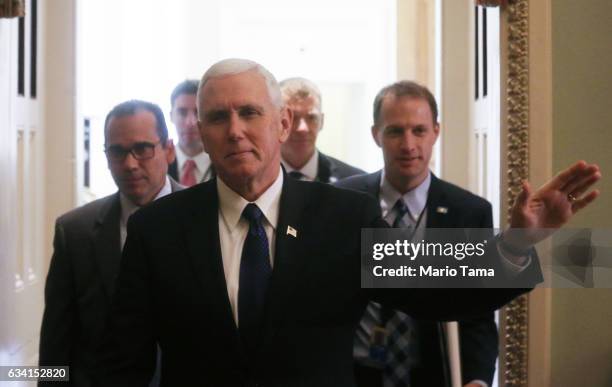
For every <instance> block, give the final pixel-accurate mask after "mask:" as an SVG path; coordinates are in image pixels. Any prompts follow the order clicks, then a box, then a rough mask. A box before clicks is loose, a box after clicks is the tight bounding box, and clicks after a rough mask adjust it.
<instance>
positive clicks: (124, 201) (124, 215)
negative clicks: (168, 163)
mask: <svg viewBox="0 0 612 387" xmlns="http://www.w3.org/2000/svg"><path fill="white" fill-rule="evenodd" d="M170 193H172V185H171V184H170V179H169V178H168V176H166V182H165V183H164V186H163V187H162V189H161V190H160V191H159V192H158V193H157V196H155V199H153V200H157V199H159V198H161V197H163V196H166V195H168V194H170ZM119 202H120V204H121V219H120V220H119V230H120V233H121V250H122V251H123V245H125V240H126V238H127V222H128V219H129V218H130V216H132V214H133V213H134V212H136V210H138V209H139V208H140V207H139V206H137V205H136V204H134V203H132V201H131V200H130V199H128V198H127V197H126V196H125V195H124V194H122V193H119Z"/></svg>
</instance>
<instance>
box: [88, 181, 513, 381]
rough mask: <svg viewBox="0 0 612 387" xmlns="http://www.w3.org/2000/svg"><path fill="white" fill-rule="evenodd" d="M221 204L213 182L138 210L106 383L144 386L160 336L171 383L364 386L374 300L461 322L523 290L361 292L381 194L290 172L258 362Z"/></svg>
mask: <svg viewBox="0 0 612 387" xmlns="http://www.w3.org/2000/svg"><path fill="white" fill-rule="evenodd" d="M218 211H219V208H218V198H217V189H216V179H215V180H211V181H208V182H205V183H202V184H198V185H196V186H194V187H192V188H189V189H187V190H184V191H181V192H178V193H176V194H174V195H171V196H169V197H166V198H162V199H160V200H158V201H156V202H154V203H152V205H150V206H148V207H147V208H144V209H142V210H141V211H139V212H138V213H136V214H134V215H133V216H132V217H131V218H130V222H129V225H128V241H127V243H126V246H125V248H124V256H123V259H122V261H121V272H120V275H119V281H118V285H117V293H116V297H115V303H114V306H113V311H112V313H111V320H110V323H111V324H110V330H109V332H110V336H109V337H108V338H107V340H105V341H104V345H103V348H101V352H100V365H101V368H100V379H99V382H100V385H102V386H144V385H145V384H146V381H147V380H148V378H149V377H150V374H151V372H152V370H153V363H154V361H153V357H154V352H155V343H156V341H157V342H158V343H159V345H160V347H161V349H162V353H163V360H162V373H161V374H162V385H163V386H180V385H189V386H215V387H219V386H255V385H259V386H278V387H281V386H282V387H291V386H309V387H311V386H334V387H342V386H354V380H353V359H352V349H353V337H354V334H355V327H356V324H357V323H358V321H359V318H360V317H361V315H362V313H363V310H364V308H365V305H366V304H367V302H368V301H369V300H371V299H373V300H377V301H381V302H384V303H386V304H389V305H392V306H393V307H395V308H397V309H402V310H405V311H407V312H408V313H410V314H412V315H415V316H418V317H421V318H425V317H427V318H441V319H458V318H462V317H465V316H469V315H471V314H474V313H476V314H478V313H483V312H486V311H492V310H494V309H496V308H498V307H500V306H501V305H503V304H505V303H506V302H508V301H509V300H510V299H512V298H514V297H515V296H516V295H517V294H519V293H521V292H523V291H521V290H516V289H504V290H500V291H491V290H487V291H486V292H479V293H475V294H474V297H471V298H463V299H456V298H455V297H454V296H453V293H449V292H444V291H442V292H439V293H435V294H432V295H431V296H430V300H431V302H422V300H420V299H418V298H416V297H413V296H412V294H413V291H412V290H410V289H407V290H405V291H396V290H395V289H383V290H365V289H361V287H360V263H359V262H360V229H361V227H384V225H385V223H384V222H383V221H382V219H381V218H380V215H379V213H380V210H379V208H378V205H377V204H376V202H375V201H374V200H373V199H372V198H371V197H369V196H368V195H366V194H362V193H359V192H354V191H348V190H340V189H338V188H334V187H331V186H329V185H326V184H321V183H312V182H302V181H297V180H293V179H289V178H287V177H286V176H285V180H284V183H283V188H282V194H281V199H280V208H279V219H278V225H277V229H276V246H275V256H274V263H273V273H272V276H271V280H270V281H271V282H270V288H269V290H268V296H267V301H266V302H267V305H266V311H265V319H264V328H263V333H262V338H261V344H260V346H259V349H258V352H257V356H255V357H253V358H248V357H247V355H246V354H245V351H244V349H243V347H242V344H241V341H240V336H239V332H238V329H237V327H236V324H235V322H234V319H233V317H232V312H231V307H230V302H229V299H228V294H227V287H226V283H225V277H224V272H223V263H222V258H221V248H220V244H219V229H218ZM288 226H291V227H293V228H294V229H295V230H297V235H296V236H295V237H294V236H292V235H290V234H288V233H287V228H288ZM476 294H477V295H478V299H477V301H475V295H476ZM432 305H434V306H435V307H432Z"/></svg>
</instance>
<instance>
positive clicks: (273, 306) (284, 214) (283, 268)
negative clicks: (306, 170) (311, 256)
mask: <svg viewBox="0 0 612 387" xmlns="http://www.w3.org/2000/svg"><path fill="white" fill-rule="evenodd" d="M299 184H304V183H303V182H298V181H295V180H293V179H291V178H288V177H287V176H286V175H285V177H284V183H283V190H282V193H281V199H280V208H279V218H278V224H277V228H276V249H275V256H274V269H273V271H272V277H271V280H270V285H269V288H268V295H267V301H266V315H265V321H264V332H263V344H264V345H265V344H266V343H269V342H270V341H271V339H272V337H273V335H274V333H275V329H276V328H278V326H279V321H280V319H281V318H282V317H283V311H284V310H286V305H287V303H288V302H289V301H290V300H291V297H292V294H293V292H294V291H295V288H296V284H297V283H298V282H299V281H298V279H299V273H300V272H301V271H302V270H301V268H302V265H303V264H304V262H305V259H304V256H303V254H302V253H303V251H304V249H302V248H300V245H301V244H300V241H301V240H302V239H303V233H302V232H303V231H304V229H303V226H304V224H303V217H302V214H303V212H304V210H305V204H306V198H305V197H304V192H303V190H301V189H300V187H299V186H298V185H299Z"/></svg>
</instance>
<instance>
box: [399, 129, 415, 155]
mask: <svg viewBox="0 0 612 387" xmlns="http://www.w3.org/2000/svg"><path fill="white" fill-rule="evenodd" d="M401 146H402V149H403V150H406V151H413V150H414V149H415V148H416V138H415V136H414V135H413V134H412V133H411V132H410V131H406V132H405V133H404V135H403V136H402V144H401Z"/></svg>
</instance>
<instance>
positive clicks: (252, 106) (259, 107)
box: [238, 103, 265, 111]
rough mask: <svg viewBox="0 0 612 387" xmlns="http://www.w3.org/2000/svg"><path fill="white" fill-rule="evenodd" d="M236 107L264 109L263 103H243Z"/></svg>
mask: <svg viewBox="0 0 612 387" xmlns="http://www.w3.org/2000/svg"><path fill="white" fill-rule="evenodd" d="M238 109H255V110H258V111H264V110H265V108H264V107H263V105H258V104H256V103H245V104H243V105H240V106H238Z"/></svg>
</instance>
